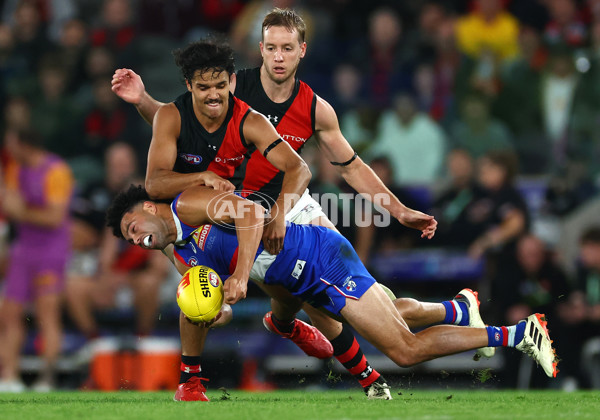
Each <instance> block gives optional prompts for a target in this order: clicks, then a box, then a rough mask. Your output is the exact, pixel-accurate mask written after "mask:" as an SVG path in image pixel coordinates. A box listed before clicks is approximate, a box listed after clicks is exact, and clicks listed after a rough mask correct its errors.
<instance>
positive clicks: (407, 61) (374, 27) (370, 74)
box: [350, 6, 414, 109]
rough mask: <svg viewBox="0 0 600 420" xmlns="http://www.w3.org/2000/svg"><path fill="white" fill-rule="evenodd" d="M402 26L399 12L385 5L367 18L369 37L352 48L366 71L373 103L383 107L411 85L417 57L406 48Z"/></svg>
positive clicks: (368, 90) (354, 59)
mask: <svg viewBox="0 0 600 420" xmlns="http://www.w3.org/2000/svg"><path fill="white" fill-rule="evenodd" d="M405 44H406V39H405V38H404V37H403V26H402V22H401V21H400V17H399V16H398V14H397V13H396V12H395V11H394V10H393V9H391V8H388V7H385V6H382V7H379V8H377V9H375V10H374V11H373V12H372V13H371V14H370V15H369V18H368V39H365V40H362V41H361V42H358V43H357V44H356V45H355V47H354V48H353V50H352V51H351V52H350V56H351V59H352V61H353V63H354V64H355V65H356V66H357V67H358V68H359V69H360V70H361V73H362V74H363V75H365V86H366V89H367V94H368V95H369V102H370V103H371V105H372V106H374V107H376V108H379V109H384V108H386V107H389V106H390V105H392V102H393V99H394V96H395V95H397V94H398V93H399V92H402V91H405V90H406V89H408V88H409V86H410V83H411V81H412V73H413V67H414V62H413V61H414V57H413V56H412V55H413V49H412V48H405V46H406V45H405Z"/></svg>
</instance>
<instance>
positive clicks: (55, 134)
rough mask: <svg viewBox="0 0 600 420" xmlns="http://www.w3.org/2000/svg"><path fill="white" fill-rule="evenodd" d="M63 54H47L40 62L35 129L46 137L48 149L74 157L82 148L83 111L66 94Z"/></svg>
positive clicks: (34, 113)
mask: <svg viewBox="0 0 600 420" xmlns="http://www.w3.org/2000/svg"><path fill="white" fill-rule="evenodd" d="M59 60H60V57H58V56H55V55H46V56H45V57H44V59H42V61H40V70H39V76H38V86H39V88H38V89H36V91H37V92H38V94H37V95H36V100H35V101H33V102H32V106H31V108H32V109H31V111H32V115H31V116H32V118H33V121H35V126H36V130H37V131H38V132H39V133H40V135H42V136H43V137H44V140H45V146H46V148H47V149H48V151H50V152H52V153H56V154H57V155H59V156H61V157H63V158H71V157H73V156H74V155H75V154H76V153H77V152H79V151H80V149H79V147H78V145H79V143H80V142H81V138H80V137H79V134H80V130H79V128H80V121H81V117H82V114H83V113H82V112H81V111H80V110H79V109H78V107H77V105H76V104H75V103H74V102H73V101H72V100H71V98H70V97H69V96H68V95H67V94H66V87H67V82H68V81H67V77H68V74H67V72H66V71H65V67H64V66H63V63H62V62H61V61H59Z"/></svg>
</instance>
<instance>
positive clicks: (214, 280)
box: [208, 272, 219, 287]
mask: <svg viewBox="0 0 600 420" xmlns="http://www.w3.org/2000/svg"><path fill="white" fill-rule="evenodd" d="M208 282H209V283H210V285H211V286H212V287H219V276H217V274H216V273H213V272H210V273H208Z"/></svg>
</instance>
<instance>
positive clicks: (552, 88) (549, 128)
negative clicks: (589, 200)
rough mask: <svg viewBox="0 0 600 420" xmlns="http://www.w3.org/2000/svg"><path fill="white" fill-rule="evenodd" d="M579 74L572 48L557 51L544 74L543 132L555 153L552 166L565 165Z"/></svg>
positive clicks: (542, 93) (542, 99)
mask: <svg viewBox="0 0 600 420" xmlns="http://www.w3.org/2000/svg"><path fill="white" fill-rule="evenodd" d="M578 84H579V75H578V74H577V72H576V71H575V67H574V65H573V55H572V52H571V51H570V50H569V49H558V50H554V51H553V52H552V54H551V56H550V59H549V62H548V70H547V71H546V72H545V74H544V75H543V76H542V88H541V93H540V95H541V104H542V122H543V127H544V132H545V135H546V137H547V138H548V141H549V143H550V147H551V150H552V154H553V166H554V167H560V166H562V165H564V164H565V160H566V155H567V148H568V147H569V139H568V134H569V133H568V129H569V125H570V123H571V118H572V115H573V114H572V113H573V104H574V100H575V99H576V98H575V94H576V91H577V86H578Z"/></svg>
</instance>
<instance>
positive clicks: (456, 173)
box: [430, 149, 478, 249]
mask: <svg viewBox="0 0 600 420" xmlns="http://www.w3.org/2000/svg"><path fill="white" fill-rule="evenodd" d="M446 172H447V173H446V176H445V177H444V179H447V180H448V182H447V184H446V185H444V186H443V187H442V190H441V191H440V192H439V194H438V196H437V197H436V198H435V200H434V202H433V207H432V209H431V212H430V213H431V214H432V215H433V216H434V217H435V220H437V221H438V229H437V232H436V235H435V236H434V237H433V238H432V242H431V244H432V245H434V246H452V247H463V248H465V249H466V247H467V246H468V245H469V244H470V243H471V242H472V241H473V240H474V236H473V235H468V234H465V230H464V226H463V224H464V222H465V217H466V213H465V210H466V209H467V206H468V205H469V204H470V203H471V202H472V201H473V199H474V198H475V196H476V194H477V192H478V190H477V186H476V181H475V162H474V159H473V156H471V154H470V153H469V152H468V151H467V150H465V149H454V150H452V151H450V152H449V153H448V157H447V159H446Z"/></svg>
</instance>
